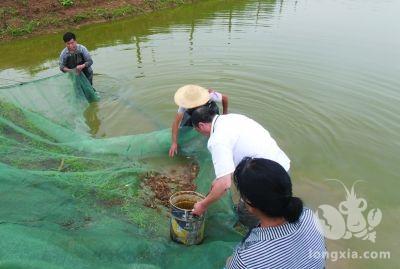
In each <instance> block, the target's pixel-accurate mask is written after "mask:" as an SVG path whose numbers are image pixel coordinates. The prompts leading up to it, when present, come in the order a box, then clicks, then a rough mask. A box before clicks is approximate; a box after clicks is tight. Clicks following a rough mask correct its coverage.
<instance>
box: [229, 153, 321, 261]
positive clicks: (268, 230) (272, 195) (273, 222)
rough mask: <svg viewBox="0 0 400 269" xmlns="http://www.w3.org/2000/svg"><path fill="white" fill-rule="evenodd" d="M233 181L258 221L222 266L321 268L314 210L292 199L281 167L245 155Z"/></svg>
mask: <svg viewBox="0 0 400 269" xmlns="http://www.w3.org/2000/svg"><path fill="white" fill-rule="evenodd" d="M233 178H234V183H235V185H236V186H237V188H238V190H239V192H240V195H241V197H242V199H243V200H244V201H245V203H246V207H247V209H248V210H249V211H250V212H251V213H252V214H254V215H255V216H256V217H257V218H258V219H259V221H260V223H259V225H258V226H256V227H254V228H253V229H251V230H250V231H249V233H248V234H247V236H246V237H245V238H244V239H243V240H242V242H241V243H240V244H239V245H238V246H237V247H236V249H235V250H234V253H233V255H232V256H231V257H230V258H228V260H227V264H226V269H244V268H246V269H247V268H248V269H250V268H254V269H255V268H257V269H267V268H268V269H274V268H277V269H278V268H279V269H281V268H285V269H290V268H293V269H300V268H304V269H320V268H324V266H325V259H324V256H323V255H313V253H325V250H326V249H325V241H324V237H323V233H322V231H321V229H320V228H319V225H318V222H317V220H316V218H315V217H314V214H313V212H312V211H311V210H310V209H308V208H305V207H303V202H302V200H301V199H300V198H297V197H293V195H292V183H291V179H290V176H289V174H288V173H287V172H286V171H285V169H284V168H283V167H282V166H281V165H280V164H278V163H277V162H274V161H272V160H267V159H262V158H249V157H246V158H244V159H243V160H242V161H241V162H240V163H239V165H238V166H237V167H236V169H235V172H234V175H233Z"/></svg>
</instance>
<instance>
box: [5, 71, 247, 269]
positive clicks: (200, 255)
mask: <svg viewBox="0 0 400 269" xmlns="http://www.w3.org/2000/svg"><path fill="white" fill-rule="evenodd" d="M88 101H89V102H88ZM96 101H98V95H97V93H96V92H94V91H93V88H92V87H91V86H90V84H89V83H88V82H87V80H86V79H85V78H84V77H82V76H76V75H72V74H60V75H57V76H54V77H50V78H46V79H42V80H38V81H34V82H30V83H27V84H24V85H17V86H12V87H7V88H1V89H0V156H1V157H0V268H68V269H70V268H74V269H77V268H131V269H133V268H202V269H204V268H222V267H223V266H224V264H225V260H226V258H227V257H228V256H229V255H231V253H232V249H233V247H234V246H235V245H236V243H237V242H238V241H239V240H240V237H241V236H240V234H239V233H238V232H236V231H235V230H234V229H233V226H234V224H235V221H236V219H235V216H234V214H233V211H232V209H231V204H230V198H229V197H228V196H226V197H224V199H222V200H221V201H220V202H218V203H217V204H216V205H214V206H213V207H212V208H210V210H209V212H208V213H207V220H206V230H205V240H204V242H203V243H202V244H201V245H197V246H190V247H188V246H184V245H180V244H177V243H175V242H172V241H171V240H170V237H169V215H168V208H167V206H166V204H165V203H162V202H161V201H158V199H157V197H156V196H155V193H154V192H155V190H154V189H152V188H151V187H149V185H151V184H153V185H154V184H155V185H157V184H158V183H159V182H158V180H159V179H160V178H161V179H163V178H164V179H165V176H163V175H164V174H165V171H166V169H168V167H173V169H172V168H171V169H170V171H169V172H168V173H169V174H168V175H169V177H170V178H173V175H174V173H178V174H179V173H180V172H182V171H175V170H179V167H181V170H184V169H192V168H193V167H194V166H193V165H188V163H196V165H197V167H199V170H198V172H197V171H195V172H193V171H191V172H192V174H193V173H195V174H196V175H197V176H196V179H195V182H194V183H195V184H196V185H197V191H199V192H201V193H207V191H208V189H209V187H210V183H211V180H212V179H213V176H214V171H213V168H212V163H211V158H210V155H209V153H208V152H207V150H206V147H205V143H206V140H205V138H203V137H201V136H200V135H199V134H197V133H196V132H195V131H193V130H192V129H187V130H182V132H181V135H180V139H181V141H180V145H182V150H181V155H182V156H181V157H178V158H174V159H173V160H170V159H169V157H168V149H169V146H170V130H169V129H164V130H158V131H155V132H151V133H144V134H138V135H130V136H123V137H112V138H103V139H96V138H93V137H92V136H91V135H90V134H89V132H88V126H87V125H86V122H85V118H84V116H83V115H84V111H85V109H86V108H87V107H88V105H89V103H90V102H96ZM127 120H129V119H127ZM177 167H178V168H177ZM188 167H189V168H188ZM171 175H172V176H171ZM168 179H169V178H168ZM150 180H153V181H152V182H150ZM154 180H155V181H154ZM178 185H179V184H178ZM189 185H190V184H189ZM161 187H164V188H166V186H165V185H164V186H161ZM167 187H168V188H170V189H169V191H170V192H173V191H176V190H179V188H185V185H182V184H181V185H180V186H175V187H173V186H172V185H171V186H167ZM174 188H175V189H174Z"/></svg>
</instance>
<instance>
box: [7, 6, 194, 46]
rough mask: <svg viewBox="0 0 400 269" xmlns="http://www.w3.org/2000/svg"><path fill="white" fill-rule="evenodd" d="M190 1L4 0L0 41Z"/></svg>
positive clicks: (76, 26) (114, 18) (149, 11)
mask: <svg viewBox="0 0 400 269" xmlns="http://www.w3.org/2000/svg"><path fill="white" fill-rule="evenodd" d="M193 2H195V0H113V1H107V0H97V1H96V0H37V1H32V0H25V1H13V0H5V1H4V2H2V3H0V42H7V41H12V40H17V39H24V38H29V37H33V36H37V35H41V34H48V33H59V32H61V31H63V30H66V29H71V28H72V29H78V28H79V27H81V26H84V25H88V24H97V23H102V22H107V21H113V20H117V19H122V18H133V17H136V16H140V15H143V14H147V13H151V12H154V11H158V10H162V9H166V8H175V7H178V6H181V5H184V4H188V3H193Z"/></svg>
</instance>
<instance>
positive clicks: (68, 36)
mask: <svg viewBox="0 0 400 269" xmlns="http://www.w3.org/2000/svg"><path fill="white" fill-rule="evenodd" d="M71 39H73V40H76V37H75V34H74V33H71V32H66V33H65V34H64V36H63V40H64V42H68V41H70V40H71Z"/></svg>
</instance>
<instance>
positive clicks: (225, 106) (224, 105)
mask: <svg viewBox="0 0 400 269" xmlns="http://www.w3.org/2000/svg"><path fill="white" fill-rule="evenodd" d="M222 114H228V96H227V95H225V94H222Z"/></svg>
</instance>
